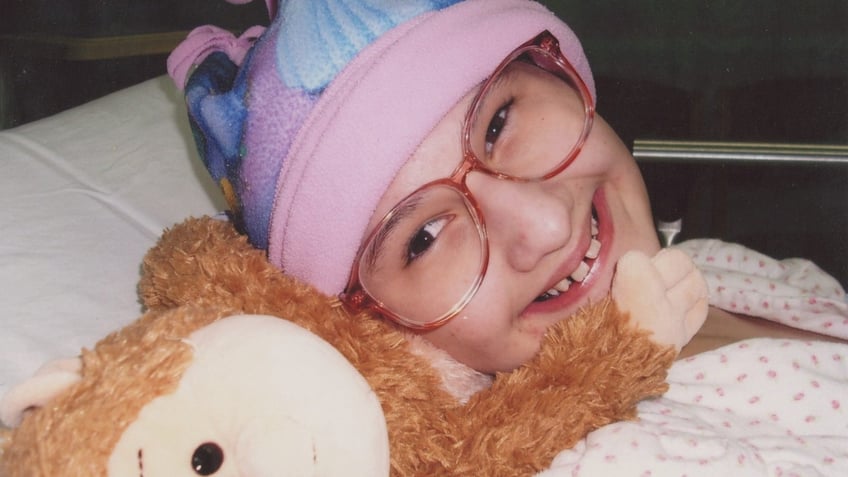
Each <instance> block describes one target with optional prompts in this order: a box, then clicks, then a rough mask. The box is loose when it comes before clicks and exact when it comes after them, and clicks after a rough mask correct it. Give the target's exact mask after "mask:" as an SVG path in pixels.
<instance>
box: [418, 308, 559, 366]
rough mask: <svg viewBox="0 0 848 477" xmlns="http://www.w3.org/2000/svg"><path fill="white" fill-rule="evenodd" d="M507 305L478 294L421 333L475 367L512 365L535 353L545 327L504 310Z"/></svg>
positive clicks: (436, 344)
mask: <svg viewBox="0 0 848 477" xmlns="http://www.w3.org/2000/svg"><path fill="white" fill-rule="evenodd" d="M508 309H509V306H508V305H507V304H506V303H504V300H502V299H501V300H499V299H498V297H486V296H479V295H478V296H476V297H475V298H474V300H473V301H472V302H471V303H470V304H469V306H468V307H467V308H466V309H465V310H463V313H461V314H460V315H459V316H457V317H456V318H454V319H453V320H451V321H450V322H448V323H447V324H446V325H444V326H442V327H441V328H438V329H436V330H434V331H431V332H429V333H427V334H426V335H425V337H426V338H427V340H428V341H430V342H431V343H432V344H433V345H435V346H437V347H439V348H441V349H443V350H445V351H447V352H448V353H449V354H450V355H451V356H452V357H453V358H454V359H456V360H457V361H459V362H461V363H463V364H465V365H467V366H470V367H472V368H474V369H476V370H478V371H481V372H484V373H494V372H497V371H509V370H512V369H515V368H516V367H518V366H520V365H522V364H523V363H525V362H527V361H528V360H530V359H531V358H532V357H533V356H534V355H535V354H536V352H537V351H538V349H539V345H540V343H541V340H542V336H543V335H544V332H545V330H544V327H543V326H541V325H540V326H536V325H534V324H531V323H530V322H527V321H522V320H520V319H518V318H517V317H516V316H514V315H511V314H509V313H507V312H506V311H505V310H508ZM537 328H538V329H537Z"/></svg>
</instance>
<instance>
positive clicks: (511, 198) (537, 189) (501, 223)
mask: <svg viewBox="0 0 848 477" xmlns="http://www.w3.org/2000/svg"><path fill="white" fill-rule="evenodd" d="M467 184H468V188H469V190H471V193H472V194H473V195H474V198H475V199H476V200H477V202H478V205H479V206H480V208H481V209H482V211H483V217H484V220H485V222H486V230H487V232H488V236H489V248H490V254H495V253H499V254H502V255H503V256H504V257H505V259H506V260H507V262H508V263H509V265H510V266H512V267H513V268H514V269H515V270H517V271H521V272H526V271H530V270H532V269H533V268H534V267H535V266H536V265H537V264H538V263H539V261H540V260H542V259H543V258H544V257H545V256H547V255H548V254H550V253H552V252H555V251H557V250H560V249H562V248H563V247H564V246H566V244H568V242H569V239H570V238H571V234H572V226H571V215H572V212H571V210H572V204H573V200H572V199H571V195H570V194H568V190H567V188H566V187H563V186H561V185H560V186H559V187H557V188H556V191H554V189H553V187H552V185H553V184H552V181H550V180H549V181H543V182H515V181H510V180H502V179H497V178H495V177H491V176H489V175H486V174H482V173H478V172H472V173H471V174H469V176H468V178H467Z"/></svg>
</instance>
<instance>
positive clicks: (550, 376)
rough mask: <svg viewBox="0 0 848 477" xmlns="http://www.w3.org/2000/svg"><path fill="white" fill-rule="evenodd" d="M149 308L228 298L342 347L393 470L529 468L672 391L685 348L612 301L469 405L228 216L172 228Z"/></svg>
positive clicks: (567, 327)
mask: <svg viewBox="0 0 848 477" xmlns="http://www.w3.org/2000/svg"><path fill="white" fill-rule="evenodd" d="M140 293H141V296H142V297H143V301H144V303H145V304H146V305H147V306H149V307H151V308H168V307H174V306H179V305H182V304H185V303H203V304H210V305H213V304H225V305H228V306H231V307H235V308H239V309H241V310H243V311H244V312H247V313H267V314H272V315H277V316H283V317H286V318H287V319H290V320H292V321H294V322H295V323H297V324H299V325H301V326H303V327H305V328H307V329H309V330H311V331H313V332H314V333H316V334H317V335H319V336H321V337H322V338H323V339H324V340H326V341H328V342H329V343H330V344H332V345H333V346H334V347H335V348H336V349H338V350H339V351H340V352H341V353H342V354H343V355H344V356H345V357H346V358H347V359H348V360H349V361H350V362H351V363H352V364H353V366H354V367H355V368H356V369H358V370H359V372H360V373H361V374H362V375H363V376H364V377H365V379H366V380H367V381H368V383H369V384H370V385H371V387H372V388H373V389H374V391H375V392H376V393H377V396H378V397H379V398H380V401H381V403H382V405H383V411H384V413H385V416H386V422H387V425H388V430H389V442H390V446H391V456H392V471H393V475H397V476H411V475H469V476H471V475H474V476H479V475H486V476H510V477H513V476H519V475H530V474H533V473H535V472H538V471H540V470H542V469H544V468H547V467H548V466H549V465H550V463H551V460H552V458H553V457H554V456H555V455H556V453H557V452H559V451H560V450H563V449H566V448H569V447H571V446H572V445H574V444H575V443H576V442H577V441H578V440H579V439H581V438H582V437H584V436H585V435H586V434H587V433H588V432H590V431H591V430H593V429H596V428H598V427H600V426H603V425H605V424H608V423H610V422H613V421H617V420H622V419H630V418H633V417H634V416H635V405H636V403H637V402H638V401H640V400H642V399H644V398H646V397H649V396H656V395H659V394H661V393H662V392H664V391H665V390H666V388H667V385H666V384H665V382H664V379H665V376H666V371H667V369H668V367H669V366H670V365H671V362H672V360H673V359H674V356H675V352H674V350H673V349H671V348H670V347H668V348H664V347H660V346H658V345H656V344H654V343H653V342H652V341H650V340H649V339H648V338H647V333H646V332H643V331H637V330H636V329H634V327H632V326H629V325H628V323H627V317H626V316H625V315H623V314H622V313H620V312H618V310H617V309H616V308H615V306H614V304H613V303H612V302H611V301H605V302H603V303H599V304H597V305H595V306H593V307H590V308H587V309H585V310H583V311H582V312H580V313H578V314H577V315H576V316H574V317H572V318H570V319H569V320H565V321H564V322H562V323H561V324H560V325H558V326H556V327H554V329H552V330H551V332H550V333H549V334H548V336H547V338H546V341H545V343H544V345H543V349H542V352H541V353H540V354H539V355H538V356H537V357H536V358H535V359H534V360H533V361H532V362H530V363H528V364H527V365H525V366H524V367H522V368H521V369H519V370H517V371H514V372H512V373H506V374H502V375H499V376H497V378H496V379H495V382H494V385H493V386H492V388H491V389H488V390H486V391H483V392H480V393H478V394H476V395H475V396H474V397H473V398H472V399H471V401H469V402H468V403H467V404H466V405H460V404H459V403H457V401H456V400H455V399H454V398H453V397H452V396H450V395H449V394H448V393H447V392H445V391H444V390H443V389H442V387H441V385H440V378H439V376H438V374H437V373H436V371H435V370H434V369H432V367H430V366H429V365H428V363H427V362H426V361H424V359H423V358H421V357H419V356H416V355H413V354H411V353H410V352H409V351H408V350H407V346H406V344H407V342H406V339H405V338H404V336H403V334H402V333H401V332H399V331H398V330H396V329H395V328H394V327H392V326H390V325H388V324H386V323H385V322H384V321H382V320H380V319H377V318H375V317H374V316H370V315H368V314H365V313H361V314H359V315H356V316H349V315H348V314H346V313H345V311H344V309H343V308H342V307H340V306H338V303H337V301H336V300H335V299H331V298H327V297H324V296H321V295H320V294H319V293H317V292H316V291H314V290H313V289H312V288H310V287H308V286H306V285H304V284H302V283H298V282H296V281H294V280H293V279H291V278H289V277H287V276H286V275H284V274H282V273H280V272H279V271H277V270H276V269H274V268H273V267H272V266H270V265H269V264H268V262H267V260H266V259H265V257H264V254H263V253H262V252H260V251H257V250H255V249H253V248H252V247H251V246H250V245H249V244H248V243H247V242H246V240H245V239H244V238H243V237H242V236H240V235H238V234H237V233H236V232H235V231H234V230H233V229H232V227H231V226H230V225H228V224H227V223H224V222H219V221H214V220H209V219H198V220H188V221H187V222H185V223H183V224H181V225H179V226H177V227H175V228H174V229H172V230H171V231H169V232H168V233H166V234H165V235H164V236H163V238H162V240H161V241H160V243H159V245H158V247H156V248H154V249H153V250H151V252H150V253H149V254H148V256H147V258H146V259H145V265H144V277H143V279H142V281H141V284H140Z"/></svg>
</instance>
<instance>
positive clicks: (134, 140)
mask: <svg viewBox="0 0 848 477" xmlns="http://www.w3.org/2000/svg"><path fill="white" fill-rule="evenodd" d="M182 104H183V103H182V100H180V99H179V97H178V93H177V92H176V89H175V88H174V87H173V84H172V83H171V82H170V80H169V79H167V78H166V77H160V78H156V79H153V80H150V81H147V82H144V83H142V84H139V85H137V86H134V87H131V88H129V89H126V90H122V91H120V92H118V93H115V94H112V95H109V96H106V97H104V98H101V99H98V100H96V101H94V102H91V103H88V104H85V105H83V106H80V107H77V108H74V109H72V110H68V111H65V112H63V113H60V114H58V115H55V116H52V117H50V118H46V119H44V120H40V121H36V122H33V123H29V124H26V125H23V126H20V127H17V128H15V129H10V130H6V131H2V132H0V202H1V203H2V204H3V206H2V213H0V235H2V239H0V290H2V291H0V310H2V314H0V395H3V394H4V393H5V392H6V391H7V390H8V388H9V387H10V386H11V385H13V384H15V383H17V382H20V381H22V380H23V379H25V378H27V377H29V376H30V375H31V374H32V373H33V372H34V371H35V370H36V369H37V368H38V367H39V366H40V365H42V364H43V363H45V362H47V361H49V360H52V359H55V358H60V357H67V356H74V355H76V354H78V353H79V351H80V349H81V348H82V347H84V346H91V345H93V344H94V343H95V342H96V341H97V340H98V339H100V338H101V337H103V336H105V335H106V334H107V333H108V332H110V331H113V330H114V329H116V328H118V327H120V326H122V325H124V324H126V323H128V322H129V321H131V320H132V319H133V318H135V317H137V316H138V315H139V313H140V311H141V307H140V304H139V303H138V299H137V296H136V284H137V282H138V278H139V265H140V262H141V258H142V256H143V254H144V253H145V252H146V251H147V249H149V248H150V247H151V246H152V245H153V244H154V243H155V240H156V239H157V238H158V237H159V236H160V235H161V233H162V230H163V229H164V228H165V227H168V226H170V225H172V224H174V223H176V222H179V221H181V220H183V219H184V218H185V217H186V216H188V215H203V214H214V213H216V211H218V210H221V208H222V204H220V203H218V199H217V197H218V195H219V194H218V193H217V192H215V191H214V186H213V185H212V184H211V183H210V182H211V181H210V180H209V179H207V174H206V173H205V172H204V171H202V170H200V168H201V167H202V166H200V165H199V164H200V161H198V160H196V159H195V158H194V157H192V154H193V152H191V151H193V146H192V144H190V141H191V136H190V133H189V131H188V127H187V123H186V121H185V119H184V118H185V111H184V107H183V106H182Z"/></svg>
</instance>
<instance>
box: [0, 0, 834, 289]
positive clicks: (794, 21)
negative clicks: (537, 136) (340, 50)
mask: <svg viewBox="0 0 848 477" xmlns="http://www.w3.org/2000/svg"><path fill="white" fill-rule="evenodd" d="M2 2H3V3H2V6H0V35H3V36H4V37H5V38H14V37H17V38H18V39H20V38H21V37H24V38H32V35H35V36H41V37H55V36H65V37H71V38H83V39H85V38H88V39H93V38H103V37H122V36H129V35H137V34H149V33H161V32H174V31H187V30H190V29H191V28H193V27H195V26H198V25H201V24H206V23H211V24H216V25H218V26H222V27H227V28H230V29H232V30H234V31H236V32H239V31H241V30H243V29H244V28H246V27H248V26H251V25H254V24H267V14H266V13H265V6H264V2H262V1H260V0H256V1H254V2H253V3H251V4H248V5H242V6H239V5H230V4H228V3H226V2H224V1H223V0H191V1H180V2H174V1H172V0H146V1H129V0H66V1H50V0H27V1H23V0H2ZM547 3H548V4H549V6H550V7H551V8H552V9H553V10H554V11H555V12H557V13H558V14H559V15H560V17H562V18H563V19H565V20H566V22H567V23H568V24H569V25H570V26H571V27H572V28H573V29H574V30H575V31H576V33H577V34H578V36H579V37H580V38H581V39H582V41H583V46H584V49H585V50H586V53H587V55H588V57H589V60H590V62H591V64H592V67H593V71H594V73H595V76H596V83H597V90H598V110H599V112H600V114H601V115H603V116H604V117H605V119H607V121H609V122H610V123H611V124H612V125H613V127H614V128H616V130H617V131H618V132H619V134H620V135H621V137H622V139H623V140H624V141H625V143H627V144H628V145H631V144H632V142H633V141H634V140H635V139H675V140H703V141H746V142H750V141H758V142H769V143H775V142H777V143H821V144H842V145H848V2H846V1H845V0H818V1H816V2H807V1H800V0H784V1H777V0H771V1H769V0H746V1H738V0H737V1H729V0H716V1H710V0H692V1H671V0H666V1H659V0H655V1H648V0H639V1H630V2H620V1H609V0H597V1H592V2H585V1H576V0H574V1H556V0H551V1H548V2H547ZM494 33H495V34H496V32H494ZM26 44H27V43H24V45H26ZM8 45H9V43H5V44H3V46H2V49H0V121H1V122H0V127H12V126H15V125H17V124H22V123H25V122H28V121H32V120H35V119H38V118H41V117H44V116H47V115H50V114H53V113H55V112H57V111H60V110H63V109H66V108H69V107H72V106H75V105H78V104H81V103H83V102H86V101H88V100H91V99H93V98H96V97H98V96H101V95H103V94H106V93H108V92H111V91H115V90H118V89H121V88H123V87H126V86H129V85H132V84H135V83H137V82H140V81H143V80H145V79H148V78H152V77H155V76H158V75H161V74H164V73H165V66H164V63H165V58H166V56H167V55H166V53H164V52H160V53H157V54H150V55H143V56H129V57H126V56H122V57H117V58H107V59H98V60H85V61H68V60H66V59H63V58H61V57H59V56H60V55H56V54H44V52H43V51H42V52H38V51H30V49H29V48H26V47H20V46H16V47H14V48H12V47H9V46H8ZM16 45H20V43H16ZM640 167H642V169H643V172H644V175H645V178H646V182H647V183H648V187H649V190H650V193H651V199H652V205H653V207H654V210H655V214H656V215H657V217H658V218H660V219H663V220H671V219H675V218H681V217H682V218H683V219H684V227H683V232H682V234H681V239H686V238H694V237H718V238H722V239H724V240H728V241H736V242H740V243H743V244H745V245H747V246H749V247H752V248H754V249H757V250H759V251H762V252H765V253H768V254H769V255H772V256H775V257H777V258H784V257H790V256H803V257H807V258H812V259H813V260H815V261H816V262H817V263H818V264H819V265H820V266H822V267H823V268H825V269H826V270H828V271H829V272H830V273H832V274H834V275H836V276H837V277H838V278H839V279H840V281H841V282H842V284H843V285H848V245H846V242H848V192H847V190H848V165H845V164H841V165H826V164H822V163H810V164H802V165H797V164H794V165H786V164H768V165H764V164H733V163H723V164H714V163H713V164H703V163H695V162H691V161H684V160H677V161H670V162H669V161H666V162H661V163H660V162H643V163H640Z"/></svg>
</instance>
